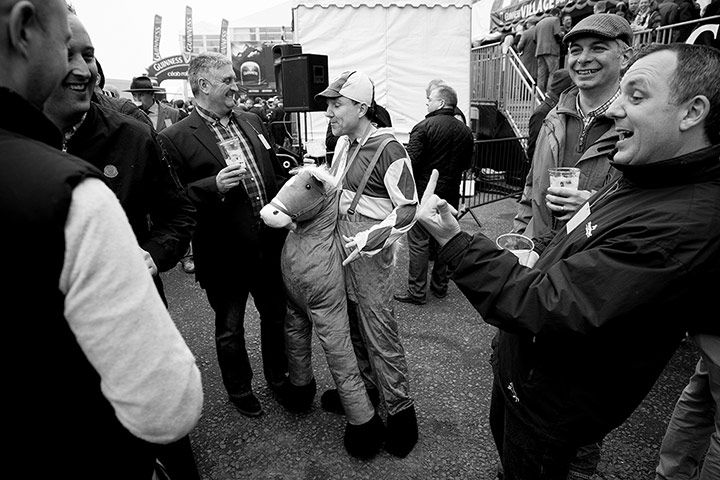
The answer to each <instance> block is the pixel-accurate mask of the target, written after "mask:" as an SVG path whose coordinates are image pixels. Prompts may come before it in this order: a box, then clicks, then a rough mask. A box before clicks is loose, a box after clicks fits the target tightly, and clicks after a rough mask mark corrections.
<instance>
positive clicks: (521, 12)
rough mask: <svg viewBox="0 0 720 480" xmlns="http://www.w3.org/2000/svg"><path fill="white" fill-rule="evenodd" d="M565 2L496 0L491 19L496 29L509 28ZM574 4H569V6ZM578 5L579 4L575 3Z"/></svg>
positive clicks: (549, 0) (556, 0)
mask: <svg viewBox="0 0 720 480" xmlns="http://www.w3.org/2000/svg"><path fill="white" fill-rule="evenodd" d="M563 3H564V0H562V1H561V0H495V2H494V3H493V6H492V9H491V11H490V12H491V13H490V17H491V20H492V23H493V26H494V27H495V28H499V29H502V28H508V27H509V26H510V25H512V24H516V23H519V22H521V21H523V20H525V19H527V18H529V17H531V16H533V15H535V14H536V13H538V12H547V11H549V10H550V9H551V8H553V7H560V6H562V4H563ZM570 3H573V2H568V4H570ZM575 3H577V2H575Z"/></svg>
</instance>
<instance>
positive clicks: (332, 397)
mask: <svg viewBox="0 0 720 480" xmlns="http://www.w3.org/2000/svg"><path fill="white" fill-rule="evenodd" d="M367 393H368V397H370V403H372V406H373V407H375V408H377V406H378V405H380V392H379V391H378V389H377V388H368V389H367ZM320 406H321V407H322V408H323V410H325V411H326V412H330V413H337V414H338V415H345V407H343V404H342V402H341V401H340V394H339V393H338V391H337V388H333V389H332V390H328V391H326V392H325V393H323V394H322V396H321V397H320Z"/></svg>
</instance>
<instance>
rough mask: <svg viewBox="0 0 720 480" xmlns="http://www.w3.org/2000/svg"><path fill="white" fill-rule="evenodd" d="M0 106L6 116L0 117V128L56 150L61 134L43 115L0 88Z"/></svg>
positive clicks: (14, 94) (22, 99) (27, 103)
mask: <svg viewBox="0 0 720 480" xmlns="http://www.w3.org/2000/svg"><path fill="white" fill-rule="evenodd" d="M0 104H1V105H2V106H3V110H4V111H5V112H12V113H11V114H7V115H0V128H2V129H5V130H8V131H10V132H15V133H18V134H20V135H23V136H25V137H28V138H32V139H33V140H37V141H39V142H43V143H45V144H47V145H50V146H51V147H55V148H57V149H58V150H59V149H60V148H61V147H62V138H63V137H62V133H60V130H59V129H58V128H57V127H56V126H55V124H54V123H52V122H51V121H50V119H48V118H47V117H46V116H45V115H43V113H42V112H41V111H40V110H38V109H37V108H35V107H34V106H33V105H31V104H30V103H29V102H28V101H27V100H25V99H24V98H22V97H21V96H20V95H18V94H17V93H15V92H13V91H12V90H10V89H9V88H6V87H0Z"/></svg>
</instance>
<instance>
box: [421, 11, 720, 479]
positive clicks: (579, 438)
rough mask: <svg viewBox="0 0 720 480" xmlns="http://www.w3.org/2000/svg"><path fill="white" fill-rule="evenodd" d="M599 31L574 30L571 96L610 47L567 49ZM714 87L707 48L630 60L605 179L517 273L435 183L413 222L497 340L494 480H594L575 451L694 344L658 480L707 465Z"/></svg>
mask: <svg viewBox="0 0 720 480" xmlns="http://www.w3.org/2000/svg"><path fill="white" fill-rule="evenodd" d="M603 18H605V17H603ZM590 21H591V22H593V21H594V19H592V18H591V20H590ZM612 25H613V24H612V23H605V22H604V21H601V22H595V23H590V24H589V25H588V24H587V23H586V24H584V25H583V24H582V22H581V23H580V24H578V26H579V27H580V28H581V29H583V28H584V29H585V30H584V31H583V33H582V34H580V35H581V36H578V37H574V36H573V35H572V32H571V33H570V35H571V36H570V43H569V45H570V52H571V53H570V54H571V58H573V57H575V56H578V55H579V58H581V59H587V60H588V65H584V66H583V67H582V68H581V69H580V71H579V72H577V73H576V75H575V76H576V79H577V80H576V83H578V85H580V84H582V82H587V83H589V81H590V80H593V79H594V77H595V76H596V75H599V74H600V73H601V72H602V68H603V65H604V64H605V63H603V62H598V63H591V62H589V60H590V59H592V58H593V56H604V55H605V53H606V52H605V50H610V51H612V50H611V48H612V46H611V45H609V43H611V42H614V41H615V40H604V42H605V43H595V46H594V47H592V48H593V51H589V52H585V51H582V52H578V51H577V50H574V49H577V48H580V47H583V48H584V47H586V46H588V45H587V44H586V43H584V42H583V40H585V39H590V40H591V41H592V42H600V41H603V39H604V38H608V37H601V36H598V33H597V31H598V29H600V28H602V30H601V32H602V33H603V34H606V33H607V34H608V35H612V34H616V33H612V32H609V31H608V30H611V31H612V28H611V27H612ZM622 26H623V28H622V29H620V31H621V32H622V30H624V26H625V25H622ZM588 32H590V35H591V36H590V37H583V36H582V35H587V34H588ZM614 55H615V56H617V55H619V53H615V54H614ZM577 62H578V60H575V64H576V63H577ZM593 62H594V60H593ZM575 64H574V63H573V62H572V61H571V63H570V66H571V68H575V69H576V70H577V68H578V67H577V66H576V65H575ZM719 77H720V51H718V50H717V49H714V48H711V47H706V46H701V45H689V44H684V43H671V44H666V45H662V44H657V43H656V44H652V45H650V46H648V47H644V48H642V49H641V51H640V52H638V53H637V54H636V55H634V56H633V58H632V59H631V60H630V61H629V62H628V68H627V70H626V71H625V72H624V74H623V78H622V82H621V85H620V94H619V95H618V96H617V98H616V99H615V101H613V102H612V104H610V105H609V107H608V109H607V111H606V113H605V115H606V116H608V117H609V118H611V119H612V120H613V121H614V123H615V130H616V131H617V132H618V133H619V137H620V138H619V139H618V141H617V142H616V144H615V146H614V147H613V149H612V150H609V151H607V152H606V153H605V154H606V156H607V157H608V158H609V161H610V162H611V164H612V166H613V167H614V168H616V169H617V172H618V173H617V177H616V178H614V179H613V180H611V181H610V182H609V183H608V184H607V185H605V186H603V187H602V188H601V189H600V190H598V192H597V193H595V194H594V195H592V196H591V197H590V198H589V199H588V201H587V202H586V203H584V204H583V206H582V207H581V208H580V209H579V210H578V211H577V213H576V214H575V216H574V217H573V218H572V219H570V221H568V222H567V223H566V224H565V227H564V228H563V229H561V230H560V231H558V233H557V235H556V236H555V237H554V238H553V239H552V241H551V242H550V243H549V244H548V245H547V246H546V248H545V249H544V250H543V252H542V253H541V254H540V255H539V256H538V257H537V258H536V261H535V263H534V264H533V265H532V266H529V267H528V266H527V265H526V264H524V263H522V264H521V263H520V259H519V258H518V257H516V256H515V255H514V254H513V252H512V251H509V250H508V249H499V248H498V246H497V244H496V241H495V240H494V239H491V238H488V237H487V236H485V235H484V234H482V233H479V232H478V233H475V234H474V235H471V234H469V233H467V232H463V231H462V229H461V226H460V224H459V222H458V220H457V218H456V217H455V216H454V215H453V212H452V209H451V207H450V204H449V203H448V202H447V201H446V200H444V199H440V198H439V197H438V196H437V195H434V194H432V192H433V191H434V189H435V183H436V181H437V171H435V172H433V176H432V177H431V180H430V183H429V184H428V187H427V189H426V191H425V193H424V194H423V199H422V202H421V206H420V210H419V211H418V215H417V221H418V222H419V223H420V224H421V225H423V227H425V228H426V230H427V231H428V232H429V233H430V234H431V235H433V237H434V238H435V240H436V241H437V242H438V244H439V245H440V246H441V249H440V251H439V252H438V259H439V260H440V261H442V262H443V263H445V264H447V266H448V271H449V272H450V278H451V279H452V280H453V281H454V282H455V284H456V285H457V287H458V288H459V290H460V291H461V292H462V293H463V294H464V295H465V297H466V298H467V300H468V301H469V302H470V303H471V304H472V306H473V307H474V308H475V309H476V310H477V312H478V313H479V314H480V315H481V317H482V320H483V321H484V322H486V323H488V324H490V325H493V326H495V327H497V328H498V334H497V335H496V336H495V338H494V340H493V344H494V345H493V352H492V359H491V364H492V368H493V386H492V397H491V401H490V421H489V423H490V429H491V431H492V434H493V439H494V441H495V444H496V447H497V449H498V454H499V457H500V461H501V463H502V467H503V476H502V478H504V480H566V479H569V478H572V479H581V478H582V479H588V478H594V476H593V474H592V472H590V473H585V472H573V471H572V470H571V469H572V466H573V464H574V462H575V460H577V457H579V455H578V451H579V449H580V448H581V447H582V446H587V445H591V444H593V443H597V442H601V441H602V440H603V438H604V437H605V436H606V435H608V433H610V432H612V431H613V430H614V429H616V428H617V427H619V426H620V425H622V424H623V423H624V422H625V421H626V420H627V419H628V418H629V417H630V416H631V415H632V413H633V411H634V410H635V409H636V408H637V407H638V406H639V405H641V403H642V401H643V399H644V398H645V397H646V395H647V394H648V393H649V392H650V391H651V389H652V388H653V386H654V385H655V383H656V382H657V381H658V379H659V378H660V376H661V374H662V372H663V370H664V369H665V368H666V366H667V364H668V362H669V361H670V360H671V359H672V357H673V355H674V354H675V352H676V350H677V349H678V347H679V346H680V345H681V344H682V342H683V340H684V339H685V338H687V335H688V333H689V334H691V335H694V336H695V338H698V336H702V339H700V340H699V343H698V345H697V346H698V347H699V349H700V351H701V356H702V362H699V364H698V367H697V369H696V374H695V375H693V377H694V379H693V380H691V381H690V382H689V383H688V387H687V389H686V390H685V391H683V394H682V395H681V399H680V400H679V402H678V404H677V405H678V408H676V410H675V412H674V414H673V420H672V421H671V424H670V425H669V426H668V432H667V436H666V438H665V440H666V441H664V442H663V448H662V453H661V459H660V464H659V465H658V469H657V474H658V476H657V479H661V478H662V479H666V478H667V479H670V478H672V479H679V478H698V477H697V475H696V474H697V473H698V464H699V463H700V461H701V459H702V458H703V456H704V455H705V453H706V452H707V457H706V458H707V459H713V458H714V459H717V455H715V453H716V452H715V450H717V449H713V448H712V447H710V449H709V450H708V444H710V443H712V442H711V436H716V435H717V432H718V431H719V430H720V426H719V425H718V421H717V420H718V417H717V414H716V411H717V407H716V403H717V402H716V401H715V400H716V399H717V393H718V392H717V389H716V388H715V387H716V386H717V384H718V379H717V375H716V374H717V373H718V372H717V368H716V367H717V365H718V363H719V362H718V359H717V357H718V355H717V352H718V348H717V346H718V345H719V344H720V342H719V341H718V339H720V337H718V334H719V333H720V324H719V323H718V322H717V318H716V317H715V316H713V315H707V314H706V313H705V312H708V311H712V310H713V308H714V307H715V305H716V303H717V302H716V300H715V296H716V292H717V285H718V282H717V278H718V275H720V201H719V199H720V162H719V161H718V159H719V158H720V128H719V127H720V84H719V83H718V82H717V78H719ZM587 83H586V84H587ZM535 157H536V158H537V153H536V155H535ZM428 191H429V192H430V195H428ZM535 253H537V252H535ZM706 367H707V369H706ZM713 382H714V383H713ZM713 397H714V398H713ZM713 416H715V421H714V422H713ZM700 417H703V418H702V419H700ZM713 423H714V425H713ZM688 424H689V425H690V427H689V428H685V427H687V426H688ZM705 465H708V466H710V465H712V466H711V467H710V468H709V469H705ZM718 465H720V463H718V462H717V461H716V460H712V461H707V460H706V463H705V464H704V465H703V469H704V471H703V472H701V474H700V477H699V478H708V479H709V478H713V479H717V478H720V476H719V475H718V474H717V473H716V472H718V471H719V470H718V468H717V467H718ZM703 474H704V476H703ZM652 478H655V477H652Z"/></svg>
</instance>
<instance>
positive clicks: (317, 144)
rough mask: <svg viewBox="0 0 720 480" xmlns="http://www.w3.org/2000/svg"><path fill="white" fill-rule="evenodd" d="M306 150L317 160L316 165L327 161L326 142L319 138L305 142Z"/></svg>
mask: <svg viewBox="0 0 720 480" xmlns="http://www.w3.org/2000/svg"><path fill="white" fill-rule="evenodd" d="M305 151H306V152H307V154H308V155H310V157H311V158H312V159H313V160H315V164H316V165H320V164H322V163H325V156H326V155H327V151H326V150H325V142H324V141H322V142H321V141H319V140H310V141H309V142H306V143H305Z"/></svg>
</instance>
